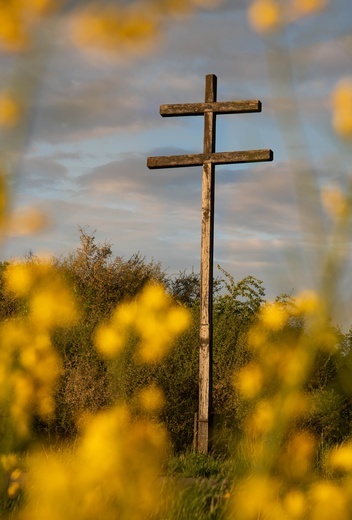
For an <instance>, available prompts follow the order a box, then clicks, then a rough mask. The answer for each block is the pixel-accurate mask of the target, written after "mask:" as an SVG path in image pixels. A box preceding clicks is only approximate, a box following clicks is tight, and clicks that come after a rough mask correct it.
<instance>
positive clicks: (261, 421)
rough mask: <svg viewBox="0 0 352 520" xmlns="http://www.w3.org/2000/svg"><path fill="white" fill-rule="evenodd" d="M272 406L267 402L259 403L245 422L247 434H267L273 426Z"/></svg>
mask: <svg viewBox="0 0 352 520" xmlns="http://www.w3.org/2000/svg"><path fill="white" fill-rule="evenodd" d="M274 418H275V408H274V404H273V403H272V402H270V401H268V400H264V399H263V400H262V401H260V402H259V403H258V404H257V406H256V408H255V410H254V412H253V414H252V415H251V416H249V418H248V420H247V433H248V434H251V433H254V435H256V434H262V433H265V432H268V431H269V430H270V429H271V427H272V426H273V424H274Z"/></svg>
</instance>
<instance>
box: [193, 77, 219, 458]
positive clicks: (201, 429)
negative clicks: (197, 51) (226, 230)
mask: <svg viewBox="0 0 352 520" xmlns="http://www.w3.org/2000/svg"><path fill="white" fill-rule="evenodd" d="M216 79H217V78H216V76H215V75H214V74H208V75H207V76H206V78H205V102H206V103H213V102H215V101H216ZM215 118H216V114H215V113H214V112H213V111H209V112H207V111H206V112H205V113H204V150H203V152H204V154H212V153H214V152H215V128H216V121H215ZM214 177H215V165H214V164H213V163H211V162H205V163H204V164H203V174H202V238H201V260H200V345H199V405H198V436H197V438H198V452H202V453H208V449H209V423H210V414H211V408H212V395H211V394H212V346H213V345H212V344H213V323H212V321H213V320H212V318H213V317H212V311H213V256H214V188H215V182H214V180H215V179H214Z"/></svg>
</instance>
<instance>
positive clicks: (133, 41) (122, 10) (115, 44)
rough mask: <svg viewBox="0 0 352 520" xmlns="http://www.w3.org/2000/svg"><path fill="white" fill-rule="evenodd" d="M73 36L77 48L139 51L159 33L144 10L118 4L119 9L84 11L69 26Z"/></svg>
mask: <svg viewBox="0 0 352 520" xmlns="http://www.w3.org/2000/svg"><path fill="white" fill-rule="evenodd" d="M72 29H73V30H72V37H73V40H74V42H75V43H76V44H77V45H79V46H84V47H86V46H89V47H90V46H94V48H99V47H100V48H102V49H104V50H112V51H118V52H119V53H121V52H123V51H126V50H133V49H137V50H140V51H142V52H144V51H145V50H146V45H147V44H148V43H149V42H150V41H151V40H152V39H153V38H154V37H155V35H156V34H157V32H158V25H157V19H156V17H152V16H150V14H149V13H148V11H147V10H145V9H141V5H140V4H139V9H138V10H137V9H136V8H134V7H133V6H129V7H128V6H127V7H126V6H125V7H124V6H123V5H119V7H118V8H114V7H106V6H105V8H103V9H100V10H98V9H86V10H85V11H83V12H80V13H79V14H78V15H77V16H76V18H75V20H74V22H73V25H72Z"/></svg>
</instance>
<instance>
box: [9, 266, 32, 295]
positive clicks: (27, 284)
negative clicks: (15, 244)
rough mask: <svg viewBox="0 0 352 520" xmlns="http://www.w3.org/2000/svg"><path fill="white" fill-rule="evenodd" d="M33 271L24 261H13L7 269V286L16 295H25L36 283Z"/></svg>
mask: <svg viewBox="0 0 352 520" xmlns="http://www.w3.org/2000/svg"><path fill="white" fill-rule="evenodd" d="M34 280H35V278H34V276H33V271H32V269H31V268H30V266H29V265H26V264H24V263H15V262H14V263H11V264H10V265H9V266H7V268H6V271H5V288H6V290H8V291H10V292H12V293H14V294H15V295H16V296H25V295H27V294H28V293H29V291H30V290H31V289H32V287H33V284H34Z"/></svg>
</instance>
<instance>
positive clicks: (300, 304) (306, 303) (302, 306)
mask: <svg viewBox="0 0 352 520" xmlns="http://www.w3.org/2000/svg"><path fill="white" fill-rule="evenodd" d="M321 308H322V304H321V302H320V300H319V296H318V294H317V293H316V292H315V291H311V290H304V291H301V292H300V293H299V294H298V295H297V297H296V298H295V310H296V312H297V314H316V313H317V312H318V311H319V310H320V309H321Z"/></svg>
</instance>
